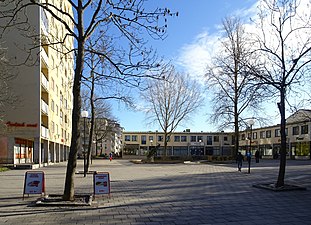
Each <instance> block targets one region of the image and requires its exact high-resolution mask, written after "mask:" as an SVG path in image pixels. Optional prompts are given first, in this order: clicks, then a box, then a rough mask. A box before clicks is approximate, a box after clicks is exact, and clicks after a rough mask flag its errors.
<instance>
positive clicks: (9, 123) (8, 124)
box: [6, 121, 38, 127]
mask: <svg viewBox="0 0 311 225" xmlns="http://www.w3.org/2000/svg"><path fill="white" fill-rule="evenodd" d="M6 125H7V126H9V127H37V126H38V124H37V123H17V122H15V123H13V122H11V121H9V122H7V123H6Z"/></svg>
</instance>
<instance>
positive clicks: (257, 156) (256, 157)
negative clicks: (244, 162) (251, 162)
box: [255, 150, 259, 163]
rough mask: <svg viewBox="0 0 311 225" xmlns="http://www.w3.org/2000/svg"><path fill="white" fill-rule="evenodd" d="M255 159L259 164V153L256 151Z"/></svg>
mask: <svg viewBox="0 0 311 225" xmlns="http://www.w3.org/2000/svg"><path fill="white" fill-rule="evenodd" d="M255 159H256V163H259V151H258V150H256V152H255Z"/></svg>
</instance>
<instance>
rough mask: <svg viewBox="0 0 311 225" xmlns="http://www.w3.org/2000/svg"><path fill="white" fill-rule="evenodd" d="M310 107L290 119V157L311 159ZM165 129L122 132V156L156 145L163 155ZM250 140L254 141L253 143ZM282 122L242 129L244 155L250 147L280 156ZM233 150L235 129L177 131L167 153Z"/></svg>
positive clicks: (142, 154) (215, 153)
mask: <svg viewBox="0 0 311 225" xmlns="http://www.w3.org/2000/svg"><path fill="white" fill-rule="evenodd" d="M310 126H311V110H304V109H301V110H298V111H297V112H296V113H294V114H293V115H291V116H290V117H288V118H287V124H286V134H287V156H288V158H291V159H310V146H311V132H310ZM163 137H164V133H163V132H151V131H150V132H129V131H125V132H123V158H145V157H146V155H147V153H148V151H150V150H151V149H154V148H155V147H156V146H158V147H157V155H164V152H163V146H164V142H163ZM250 141H251V143H250ZM280 143H281V135H280V125H279V124H277V125H274V126H268V127H262V128H255V129H252V131H250V129H246V130H244V131H241V132H240V135H239V145H240V151H241V152H242V154H245V153H246V151H248V150H249V149H250V147H251V152H252V155H254V154H255V151H256V150H258V151H259V152H260V155H261V157H263V158H274V157H277V156H278V154H279V151H280ZM233 149H234V133H233V132H190V130H189V129H187V130H185V132H174V133H173V134H171V136H170V139H169V141H168V156H176V157H197V158H205V157H207V156H231V155H232V154H233Z"/></svg>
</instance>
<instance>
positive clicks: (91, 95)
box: [86, 71, 95, 172]
mask: <svg viewBox="0 0 311 225" xmlns="http://www.w3.org/2000/svg"><path fill="white" fill-rule="evenodd" d="M94 89H95V81H94V74H93V71H92V72H91V93H90V104H91V127H90V133H89V146H88V149H87V161H86V171H87V172H88V171H89V168H90V158H91V157H92V154H91V149H92V143H93V130H94V124H95V110H94Z"/></svg>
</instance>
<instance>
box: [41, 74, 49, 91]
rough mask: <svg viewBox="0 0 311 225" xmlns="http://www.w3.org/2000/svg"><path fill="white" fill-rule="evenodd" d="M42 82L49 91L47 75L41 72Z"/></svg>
mask: <svg viewBox="0 0 311 225" xmlns="http://www.w3.org/2000/svg"><path fill="white" fill-rule="evenodd" d="M41 84H42V85H43V87H44V88H45V89H46V90H47V91H48V90H49V81H48V79H46V77H45V75H44V74H43V73H41Z"/></svg>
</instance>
